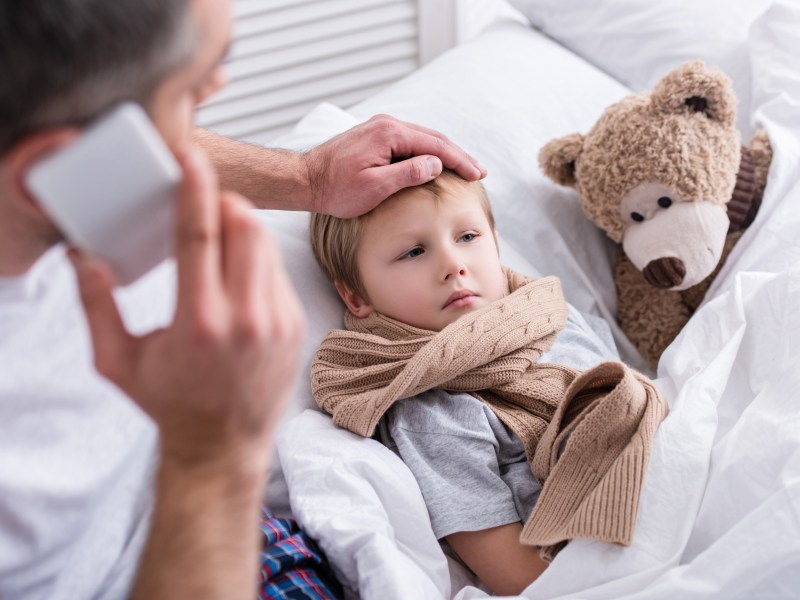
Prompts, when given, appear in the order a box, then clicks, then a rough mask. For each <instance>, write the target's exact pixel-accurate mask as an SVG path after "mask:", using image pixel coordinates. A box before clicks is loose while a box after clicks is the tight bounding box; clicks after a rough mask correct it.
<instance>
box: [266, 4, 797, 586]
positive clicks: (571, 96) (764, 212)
mask: <svg viewBox="0 0 800 600" xmlns="http://www.w3.org/2000/svg"><path fill="white" fill-rule="evenodd" d="M609 4H611V3H591V2H582V1H580V0H560V1H559V2H556V1H555V0H527V1H525V0H520V1H517V2H515V5H516V6H517V7H518V8H519V9H520V10H521V11H522V13H523V14H524V15H525V16H526V17H527V18H528V19H529V21H530V22H526V23H522V22H519V21H511V20H508V21H503V22H499V23H496V24H494V25H493V26H492V27H490V28H489V29H487V30H486V31H484V32H483V33H481V34H480V35H479V36H478V37H476V38H475V39H473V40H472V41H470V42H468V43H465V44H463V45H461V46H459V47H457V48H455V49H453V50H451V51H449V52H447V53H445V54H444V55H442V56H440V57H439V58H437V59H436V60H435V61H433V62H432V63H430V64H428V65H426V66H425V67H424V68H422V69H420V70H418V71H416V72H415V73H413V74H412V75H411V76H409V77H407V78H405V79H403V80H402V81H400V82H399V83H395V84H393V85H392V86H391V87H389V88H388V89H386V90H384V91H381V92H379V93H377V94H375V95H373V96H371V97H370V98H368V99H366V100H364V101H362V102H360V103H359V104H357V105H356V106H354V107H351V108H349V109H348V110H347V111H344V110H342V109H340V108H338V107H336V106H333V105H331V104H321V105H319V106H317V107H316V108H315V109H314V110H312V111H311V112H310V113H308V114H307V115H306V116H305V118H304V119H303V120H302V121H301V122H300V123H299V124H298V125H297V126H296V127H295V129H294V130H293V131H292V132H291V133H289V134H287V135H285V136H284V137H282V138H281V139H279V140H277V141H276V142H275V144H274V145H276V146H281V147H286V148H293V149H298V150H302V149H305V148H308V147H311V146H313V145H314V144H317V143H319V142H321V141H323V140H325V139H327V138H328V137H330V136H332V135H334V134H336V133H338V132H340V131H343V130H345V129H347V128H349V127H351V126H352V125H354V124H356V123H358V122H360V121H363V120H365V119H367V118H369V117H370V116H372V115H373V114H377V113H389V114H391V115H394V116H396V117H398V118H401V119H405V120H409V121H413V122H416V123H420V124H424V125H426V126H430V127H433V128H436V129H439V130H440V131H442V132H444V133H446V134H447V135H448V136H450V137H451V138H452V139H453V140H454V141H456V142H457V143H458V144H460V145H461V146H462V147H464V148H465V149H467V150H468V151H469V152H470V153H471V154H473V155H474V156H476V157H477V158H478V159H479V160H480V161H481V162H482V163H483V164H484V165H485V166H486V167H487V168H488V171H489V176H488V177H487V179H486V180H485V185H486V188H487V190H488V193H489V196H490V198H491V199H492V203H493V207H494V211H495V214H496V217H497V224H498V230H499V233H500V237H501V258H502V259H503V261H504V262H505V263H506V264H508V265H509V266H512V267H514V268H516V269H518V270H520V271H523V272H526V273H529V274H555V275H558V276H559V277H560V278H561V279H562V283H563V287H564V290H565V294H566V296H567V299H568V301H569V302H570V303H571V304H572V305H573V306H575V307H576V308H578V309H579V310H580V311H582V312H584V313H587V314H591V315H595V316H597V317H600V318H603V319H605V320H606V321H607V322H608V323H609V325H610V327H611V329H612V334H613V337H614V340H615V342H616V345H617V349H618V351H619V354H620V356H621V357H622V359H623V360H625V361H627V362H628V363H629V364H631V365H632V366H634V367H636V368H638V369H641V370H644V371H645V372H648V373H649V374H650V375H651V376H653V377H654V378H655V379H656V383H657V385H658V386H659V387H660V388H661V390H662V391H663V392H664V394H665V396H666V397H667V399H668V401H669V404H670V407H671V412H670V415H669V417H668V418H667V419H666V421H664V423H663V424H662V425H661V427H660V429H659V431H658V434H657V436H656V439H655V443H654V446H653V450H652V455H651V459H650V464H649V467H648V471H647V475H646V480H645V487H644V491H643V495H642V499H641V504H640V511H639V515H638V520H637V525H636V532H635V536H634V540H633V543H632V545H631V546H629V547H627V548H623V547H619V546H615V545H612V544H607V543H603V542H597V541H590V540H582V539H578V540H574V541H572V542H570V543H569V544H568V545H567V547H566V548H565V549H564V550H563V551H562V552H561V553H560V554H559V555H558V556H557V557H556V559H555V560H554V561H553V563H552V564H551V566H550V567H549V569H548V570H547V571H546V572H545V574H544V575H543V576H542V577H541V578H540V579H539V580H538V581H536V582H534V584H532V585H531V586H530V587H529V588H528V589H527V590H526V591H525V593H524V594H523V596H522V597H525V598H577V597H580V598H615V599H621V598H647V599H653V598H676V597H677V598H701V597H702V598H708V597H721V598H739V597H741V598H773V597H780V598H788V597H797V595H798V594H800V369H799V368H798V365H797V363H798V358H799V357H800V310H798V309H800V68H798V63H797V58H796V48H798V47H800V5H798V4H797V3H792V2H789V1H786V2H774V3H773V2H766V1H761V2H759V1H755V0H747V1H745V0H735V1H730V2H722V1H721V0H719V1H716V0H715V1H711V0H709V1H708V2H703V3H697V2H690V1H685V0H681V1H679V2H671V3H658V4H653V5H650V4H649V3H641V2H635V1H634V0H621V1H620V2H616V3H613V6H608V5H609ZM691 58H701V59H704V60H706V61H707V62H708V63H709V64H712V65H715V66H720V67H721V68H723V69H724V70H726V72H728V73H729V75H731V77H732V78H733V80H734V86H735V89H736V93H737V95H738V97H739V99H740V105H739V120H738V123H739V127H740V129H741V130H742V133H743V139H745V140H746V139H747V138H748V137H749V135H750V134H751V133H752V132H753V130H754V127H755V124H756V123H758V124H760V125H762V126H763V127H765V128H766V130H767V132H768V134H769V136H770V139H771V141H772V145H773V148H774V153H775V154H774V158H773V163H772V167H771V171H770V174H769V183H768V186H767V189H766V194H765V197H764V200H763V204H762V207H761V209H760V213H759V215H758V218H757V219H756V221H755V223H754V224H753V225H752V226H751V227H750V228H749V229H748V230H747V232H746V233H745V235H744V237H743V238H742V240H741V241H740V243H739V244H738V245H737V246H736V248H735V249H734V251H733V254H732V255H731V257H730V258H729V260H728V262H727V263H726V265H725V267H724V269H723V270H722V272H721V273H720V274H719V276H718V278H717V280H716V281H715V283H714V285H713V286H712V288H711V289H710V290H709V293H708V295H707V297H706V299H705V301H704V303H703V305H702V306H701V308H700V309H699V310H698V312H697V313H696V314H695V315H694V317H693V318H692V319H691V321H690V322H689V323H688V325H687V326H686V327H685V328H684V330H683V331H682V333H681V334H680V336H679V337H678V338H677V339H676V340H675V341H674V342H673V343H672V345H671V346H670V347H669V348H668V349H667V351H666V352H665V353H664V355H663V357H662V359H661V361H660V363H659V364H658V367H657V370H655V371H653V370H650V369H649V368H648V366H647V365H646V363H644V361H643V360H642V358H641V357H640V356H639V355H638V354H637V353H636V351H635V349H634V348H633V347H632V346H631V344H630V343H629V342H628V341H627V340H626V339H625V338H624V336H623V335H622V333H621V332H620V330H619V328H618V327H617V326H616V324H615V301H616V300H615V291H614V285H613V281H612V276H611V274H612V271H613V269H612V264H613V260H614V252H615V250H614V248H613V247H612V246H611V244H610V242H609V241H608V240H607V239H606V238H605V237H604V234H602V233H601V232H600V231H599V230H597V229H596V228H595V227H594V226H593V225H592V224H591V223H589V221H588V220H587V219H586V218H585V217H584V216H583V214H582V213H581V211H580V209H579V206H578V202H577V197H576V196H575V194H574V192H573V191H571V190H567V189H565V188H560V187H558V186H556V185H555V184H553V183H552V182H550V181H549V180H547V179H546V178H545V176H544V175H543V174H542V173H541V172H540V170H539V169H538V166H537V163H536V155H537V152H538V149H539V148H540V147H541V146H542V145H543V144H544V143H545V142H547V141H548V140H550V139H552V138H554V137H557V136H561V135H564V134H566V133H570V132H573V131H582V132H585V131H586V130H588V128H589V127H590V126H591V125H592V124H593V123H594V122H595V120H596V119H597V118H598V116H599V115H600V113H601V112H602V110H603V109H604V108H605V107H606V106H607V105H609V104H610V103H612V102H614V101H616V100H618V99H619V98H621V97H622V96H624V95H626V94H628V93H630V92H631V91H632V90H634V91H636V90H645V89H648V88H649V87H650V86H651V85H652V84H653V83H654V81H655V80H656V79H658V78H659V77H660V76H661V75H663V74H664V73H666V71H667V70H669V69H670V68H671V67H674V66H677V65H678V64H680V63H681V62H683V61H684V60H688V59H691ZM259 218H260V219H261V220H262V221H263V222H264V224H265V225H266V226H267V227H268V228H269V229H270V230H271V231H272V232H273V233H274V235H275V236H276V237H277V239H278V240H279V242H280V245H281V247H282V250H283V255H284V258H285V260H286V262H287V265H288V268H289V271H290V273H291V274H292V277H293V279H294V283H295V285H296V287H297V289H298V291H299V294H300V297H301V298H302V299H303V301H304V303H305V307H306V310H307V314H308V318H309V335H308V337H307V339H306V341H305V345H304V347H303V364H302V365H301V376H300V378H299V379H298V382H297V386H296V392H295V398H294V401H293V403H292V405H291V406H290V409H289V411H288V413H287V415H286V417H285V419H284V421H283V423H282V425H281V434H280V437H279V442H278V450H277V452H278V460H276V462H275V467H274V468H273V472H272V474H271V477H270V487H269V496H270V501H271V503H272V504H273V506H275V507H276V508H277V509H278V510H279V511H283V512H289V511H291V512H292V513H293V514H294V515H295V516H296V517H297V518H298V520H299V521H300V522H301V524H302V525H303V526H304V527H305V528H306V529H307V530H308V531H309V533H310V534H311V535H312V536H313V537H315V538H316V539H317V540H319V542H320V545H321V547H322V548H323V549H324V551H325V552H326V553H327V555H328V557H329V558H330V560H331V562H332V564H333V567H334V569H335V571H336V573H337V574H338V576H339V578H340V579H341V581H342V582H343V583H344V585H345V587H346V588H347V590H348V596H349V597H361V598H366V599H370V598H376V599H381V600H387V599H392V598H398V599H404V600H408V599H412V598H413V599H427V598H437V599H438V598H457V599H460V600H468V599H473V598H483V597H486V596H487V592H486V590H484V589H482V588H481V586H480V584H479V582H476V581H475V580H474V579H473V578H472V577H471V576H470V574H469V573H468V572H467V571H466V570H465V569H464V568H463V567H462V566H461V565H460V564H459V563H458V562H457V561H455V560H454V559H453V558H452V557H450V556H448V555H447V553H445V552H444V551H443V549H442V548H441V547H440V545H439V544H438V543H437V542H436V540H435V539H434V537H433V533H432V531H431V530H430V524H429V522H428V517H427V513H426V510H425V506H424V503H423V501H422V498H421V495H420V493H419V489H418V487H417V486H416V483H415V481H414V479H413V477H412V476H411V474H410V472H409V471H408V469H407V468H406V467H405V465H403V463H402V462H401V461H400V460H399V459H398V458H397V457H396V456H395V455H394V454H392V453H391V452H390V451H389V450H387V449H386V448H384V447H383V446H381V445H380V444H379V443H377V442H375V441H374V440H371V439H361V438H358V437H356V436H354V435H352V434H350V433H348V432H346V431H344V430H341V429H337V428H336V427H334V426H333V425H332V423H331V421H330V419H329V418H328V417H327V416H326V415H324V414H321V413H320V412H319V411H318V410H317V409H316V406H315V404H314V402H313V400H312V397H311V393H310V385H309V382H308V367H309V364H310V360H311V356H312V354H313V352H314V350H315V349H316V347H317V345H318V343H319V341H320V340H321V339H322V337H323V336H324V335H325V333H326V332H327V331H328V330H329V329H330V328H333V327H341V324H342V305H341V304H340V303H339V301H338V298H337V297H336V294H335V291H334V289H333V287H332V286H331V285H330V284H328V283H327V282H326V280H325V277H324V275H323V274H322V272H321V271H320V270H319V268H318V267H317V266H316V264H315V263H314V260H313V257H312V255H311V251H310V249H309V246H308V241H307V229H306V228H307V215H304V214H299V213H275V212H264V213H259Z"/></svg>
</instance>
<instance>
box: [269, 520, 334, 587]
mask: <svg viewBox="0 0 800 600" xmlns="http://www.w3.org/2000/svg"><path fill="white" fill-rule="evenodd" d="M262 514H263V516H262V519H261V531H262V532H263V533H264V549H263V550H262V552H261V581H260V583H259V586H258V597H259V598H261V599H267V598H279V599H284V598H285V599H292V600H295V599H302V600H317V599H319V600H328V599H334V600H338V599H340V598H342V590H341V586H340V585H339V582H338V581H336V578H335V577H334V575H333V572H332V571H331V569H330V566H329V565H328V561H327V559H326V558H325V555H324V554H323V553H322V551H321V550H320V549H319V548H318V547H317V545H316V544H315V543H314V540H312V539H311V538H310V537H308V535H306V533H305V532H304V531H301V530H300V527H298V525H297V522H296V521H294V519H279V518H277V517H275V515H273V514H272V513H271V512H270V511H269V509H267V508H263V509H262Z"/></svg>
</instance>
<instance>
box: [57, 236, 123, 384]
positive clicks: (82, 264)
mask: <svg viewBox="0 0 800 600" xmlns="http://www.w3.org/2000/svg"><path fill="white" fill-rule="evenodd" d="M68 256H69V259H70V261H71V262H72V265H73V267H74V268H75V274H76V275H77V278H78V289H79V291H80V296H81V302H82V303H83V307H84V310H85V312H86V319H87V321H88V324H89V332H90V334H91V337H92V346H93V348H94V362H95V365H96V367H97V370H98V371H99V372H100V373H101V374H102V375H104V376H105V377H107V378H108V379H110V380H111V381H113V382H114V383H116V384H117V385H118V386H120V387H121V388H123V389H124V388H125V387H126V379H127V373H128V371H129V369H130V368H131V356H130V355H131V349H132V344H131V342H132V340H133V338H132V337H131V336H130V334H128V332H127V331H126V330H125V325H124V323H123V322H122V317H121V316H120V314H119V310H118V309H117V304H116V302H115V301H114V296H113V294H112V292H111V290H112V287H113V278H112V276H111V273H110V271H109V270H108V269H107V268H105V267H104V266H103V265H102V264H100V263H98V262H97V261H94V260H92V259H91V258H89V257H88V256H86V255H85V254H83V253H82V252H80V251H78V250H75V249H70V251H69V253H68Z"/></svg>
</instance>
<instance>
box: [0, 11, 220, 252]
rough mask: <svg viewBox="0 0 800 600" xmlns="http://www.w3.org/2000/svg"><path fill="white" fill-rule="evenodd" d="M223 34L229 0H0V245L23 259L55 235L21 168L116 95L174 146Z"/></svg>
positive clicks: (183, 136) (209, 80)
mask: <svg viewBox="0 0 800 600" xmlns="http://www.w3.org/2000/svg"><path fill="white" fill-rule="evenodd" d="M229 31H230V3H229V1H228V0H114V1H108V0H8V1H6V2H3V3H2V4H0V72H2V73H3V85H2V86H1V87H0V221H5V223H6V225H7V227H2V226H0V242H6V243H8V242H7V240H8V239H9V238H10V237H12V236H13V237H15V239H14V248H15V251H16V252H19V254H20V255H22V256H31V255H36V254H37V253H40V252H41V251H42V249H43V248H46V247H47V246H49V245H50V244H52V243H54V242H55V241H58V240H59V239H60V234H59V233H58V232H57V231H55V229H54V228H53V226H52V225H51V224H50V223H49V222H48V220H47V218H46V217H45V216H44V215H43V214H42V213H41V211H40V209H39V208H38V207H37V205H36V203H35V201H34V200H33V198H31V197H30V194H29V192H28V190H27V189H25V186H24V184H23V181H24V176H25V173H26V172H27V171H28V170H29V169H30V168H31V166H33V164H35V163H36V162H38V161H39V160H40V159H41V158H42V157H44V156H45V155H46V154H48V153H50V152H52V151H54V150H57V149H58V148H60V147H62V146H64V145H66V144H68V143H69V142H70V141H71V140H72V139H74V137H75V136H76V135H77V134H78V133H79V132H80V130H81V129H82V128H83V127H84V126H86V125H87V124H88V123H89V122H91V121H92V120H94V119H95V118H96V117H98V116H100V115H101V114H103V113H104V112H106V111H107V110H109V109H110V108H112V107H113V106H115V105H116V104H118V103H119V102H121V101H124V100H133V101H136V102H138V103H140V104H141V105H142V106H143V107H144V108H145V109H146V110H147V112H148V113H149V115H150V117H151V119H152V120H153V122H154V124H155V125H156V128H157V129H158V130H159V131H160V133H161V135H162V137H164V140H165V141H166V142H167V144H168V145H169V146H170V148H172V149H173V151H174V152H176V153H179V152H181V151H182V149H183V148H185V147H186V146H187V145H188V144H189V142H190V140H191V131H192V129H193V126H192V120H193V117H194V108H195V106H196V105H197V104H198V103H199V102H200V101H202V100H203V99H204V98H205V97H207V96H208V95H209V94H210V93H212V92H213V91H215V90H216V89H217V88H218V87H219V86H220V85H221V83H222V76H221V70H220V63H221V60H222V58H223V56H224V54H225V52H226V49H227V47H228V41H229V35H230V33H229ZM120 155H121V156H124V149H121V150H120ZM76 176H77V174H76ZM80 176H84V177H85V176H90V174H80ZM21 246H26V247H21ZM0 266H2V265H0Z"/></svg>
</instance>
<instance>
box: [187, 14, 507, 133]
mask: <svg viewBox="0 0 800 600" xmlns="http://www.w3.org/2000/svg"><path fill="white" fill-rule="evenodd" d="M233 10H234V17H235V24H234V32H233V37H234V39H233V45H232V48H231V52H230V55H229V56H228V58H227V60H226V70H227V75H228V80H229V83H228V85H227V86H226V87H225V88H224V89H223V90H222V91H221V92H219V93H218V94H216V95H215V96H214V97H212V98H210V99H209V101H208V102H206V103H205V104H204V105H203V106H202V107H201V109H200V110H199V112H198V116H197V122H198V124H199V125H201V126H202V127H207V128H209V129H212V130H214V131H217V132H218V133H221V134H224V135H227V136H230V137H233V138H237V139H242V140H247V141H250V142H254V143H259V144H268V143H269V142H270V141H271V140H273V139H275V138H277V137H278V136H279V135H281V134H283V133H285V132H286V131H288V130H289V129H291V128H292V126H293V125H294V124H295V123H296V122H297V121H298V120H299V119H300V118H301V117H302V116H303V115H305V114H306V113H307V112H309V111H310V110H311V109H312V108H313V107H315V106H316V105H317V104H319V103H320V102H331V103H333V104H336V105H337V106H340V107H341V108H345V109H346V108H348V107H349V106H352V105H354V104H356V103H358V102H360V101H361V100H363V99H364V98H367V97H369V96H371V95H372V94H374V93H375V92H377V91H379V90H380V89H382V88H384V87H386V86H388V85H389V84H391V83H392V82H394V81H397V80H399V79H401V78H403V77H404V76H406V75H408V74H409V73H411V72H412V71H414V70H416V69H417V68H418V67H420V66H422V65H423V64H425V63H427V62H429V61H430V60H432V59H433V58H435V57H436V56H438V55H439V54H441V53H442V52H444V51H445V50H447V49H448V48H451V47H453V46H455V45H456V44H458V43H459V42H461V41H463V40H465V39H468V38H469V37H472V36H473V35H475V34H476V33H477V32H478V31H480V29H482V27H484V26H485V25H486V24H488V23H489V22H491V21H492V20H494V19H495V18H497V17H498V16H499V15H500V14H502V13H504V12H507V11H511V10H513V9H510V8H508V5H507V4H505V0H234V3H233Z"/></svg>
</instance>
